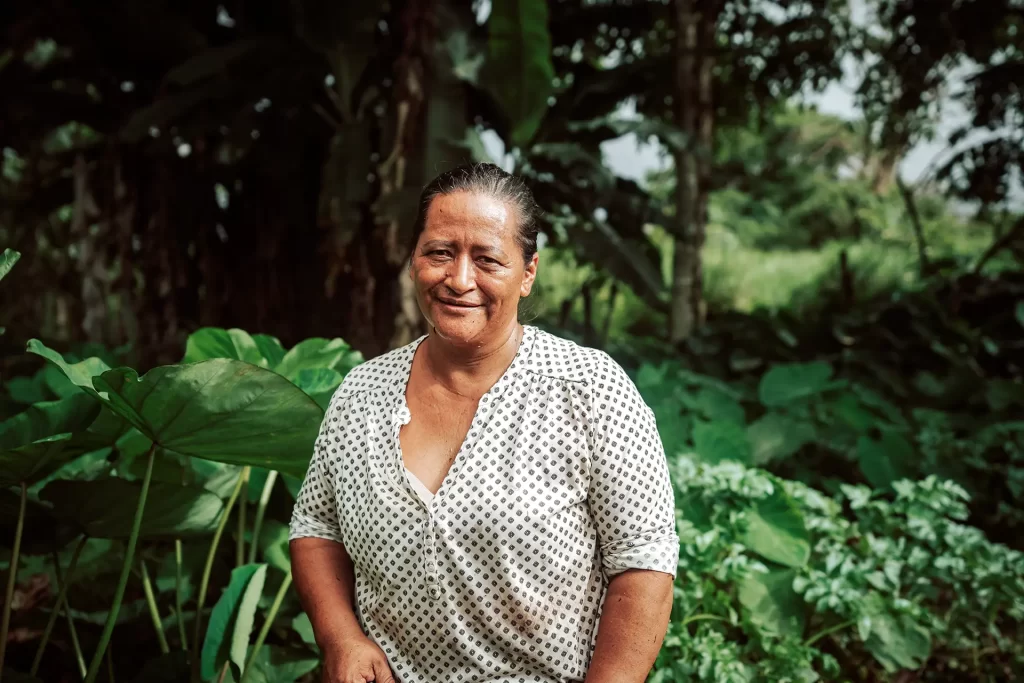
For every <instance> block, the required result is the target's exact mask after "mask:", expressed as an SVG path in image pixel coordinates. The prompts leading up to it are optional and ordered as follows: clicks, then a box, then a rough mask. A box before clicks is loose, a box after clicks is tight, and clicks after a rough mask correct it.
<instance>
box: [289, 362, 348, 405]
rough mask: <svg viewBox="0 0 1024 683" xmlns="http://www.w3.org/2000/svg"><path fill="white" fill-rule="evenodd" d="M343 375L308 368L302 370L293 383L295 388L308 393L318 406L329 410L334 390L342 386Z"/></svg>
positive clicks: (322, 369)
mask: <svg viewBox="0 0 1024 683" xmlns="http://www.w3.org/2000/svg"><path fill="white" fill-rule="evenodd" d="M341 379H342V377H341V374H339V373H338V371H337V370H331V369H329V368H318V369H316V370H314V369H312V368H306V369H305V370H300V371H299V373H298V374H297V375H296V376H295V378H294V379H293V381H294V382H295V386H297V387H298V388H300V389H302V390H303V391H304V392H306V393H307V394H308V395H309V396H310V397H311V398H312V399H313V400H314V401H316V403H317V405H318V406H320V407H321V408H322V409H324V410H327V406H328V404H330V402H331V397H332V396H333V395H334V390H335V389H337V388H338V386H339V385H340V384H341Z"/></svg>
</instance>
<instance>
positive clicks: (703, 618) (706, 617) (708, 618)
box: [679, 614, 729, 626]
mask: <svg viewBox="0 0 1024 683" xmlns="http://www.w3.org/2000/svg"><path fill="white" fill-rule="evenodd" d="M694 621H724V622H725V623H727V624H728V623H729V620H728V619H726V618H725V617H720V616H717V615H715V614H694V615H693V616H692V617H686V618H685V619H683V621H682V622H681V623H680V624H679V625H680V626H686V625H687V624H689V623H691V622H694Z"/></svg>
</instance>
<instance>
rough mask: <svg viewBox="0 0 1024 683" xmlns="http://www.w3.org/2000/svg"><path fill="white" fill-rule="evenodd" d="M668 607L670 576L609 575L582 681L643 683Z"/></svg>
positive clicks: (637, 572)
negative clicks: (609, 579)
mask: <svg viewBox="0 0 1024 683" xmlns="http://www.w3.org/2000/svg"><path fill="white" fill-rule="evenodd" d="M671 611H672V575H671V574H665V573H662V572H657V571H645V570H636V569H631V570H628V571H625V572H623V573H622V574H619V575H617V576H615V577H614V578H612V580H611V582H610V583H609V584H608V592H607V594H606V596H605V601H604V608H603V610H602V612H601V623H600V625H599V626H598V631H597V644H596V646H595V647H594V655H593V657H592V658H591V660H590V669H589V670H588V671H587V678H586V680H585V683H642V682H643V681H644V680H645V679H646V678H647V673H648V672H649V671H650V670H651V667H652V666H654V659H655V657H657V656H658V650H660V649H661V643H662V641H663V640H664V639H665V631H666V629H667V628H668V620H669V615H670V613H671Z"/></svg>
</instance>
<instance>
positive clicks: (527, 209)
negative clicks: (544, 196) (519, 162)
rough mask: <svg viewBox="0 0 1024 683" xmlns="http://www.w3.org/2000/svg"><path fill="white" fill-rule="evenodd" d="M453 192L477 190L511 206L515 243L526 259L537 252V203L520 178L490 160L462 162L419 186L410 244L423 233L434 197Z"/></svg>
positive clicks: (413, 243) (414, 242)
mask: <svg viewBox="0 0 1024 683" xmlns="http://www.w3.org/2000/svg"><path fill="white" fill-rule="evenodd" d="M455 192H479V193H480V194H485V195H488V196H490V197H493V198H494V199H498V200H501V201H503V202H505V203H506V204H509V205H510V206H512V208H513V209H515V212H516V243H517V244H518V245H519V247H520V248H521V249H522V250H523V260H524V261H527V262H529V260H530V259H531V258H533V255H534V254H536V253H537V233H538V231H539V230H540V227H539V225H538V224H539V216H540V207H539V206H537V201H536V200H535V199H534V198H533V193H532V192H530V188H529V187H527V186H526V183H524V182H523V179H522V178H520V177H518V176H514V175H512V174H511V173H507V172H505V171H503V170H502V169H501V168H500V167H499V166H495V165H494V164H486V163H480V164H465V165H463V166H458V167H456V168H453V169H451V170H450V171H445V172H444V173H442V174H440V175H439V176H437V177H436V178H434V179H433V180H431V181H430V182H429V183H427V186H426V187H424V188H423V192H422V193H420V204H419V208H418V209H417V211H416V223H415V225H414V226H413V233H412V245H413V249H415V248H416V242H417V241H419V239H420V235H421V234H423V230H424V228H426V223H427V211H429V210H430V203H431V202H433V201H434V199H435V198H436V197H439V196H441V195H446V194H453V193H455Z"/></svg>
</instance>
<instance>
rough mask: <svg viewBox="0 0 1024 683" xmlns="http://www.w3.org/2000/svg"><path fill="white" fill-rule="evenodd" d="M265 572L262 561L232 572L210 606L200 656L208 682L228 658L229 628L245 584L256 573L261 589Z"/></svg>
mask: <svg viewBox="0 0 1024 683" xmlns="http://www.w3.org/2000/svg"><path fill="white" fill-rule="evenodd" d="M266 573H267V565H265V564H246V565H242V566H241V567H238V568H237V569H235V570H233V571H232V572H231V581H230V582H228V585H227V587H226V588H225V589H224V592H222V593H221V595H220V598H219V599H218V600H217V604H216V605H214V606H213V612H212V613H211V614H210V622H209V623H208V624H207V626H206V636H205V637H204V638H203V651H202V657H201V664H202V667H201V669H202V675H203V680H207V681H208V680H210V679H212V678H214V677H215V676H216V675H217V672H218V671H219V670H220V668H221V666H222V665H223V664H224V662H225V661H227V660H228V655H229V649H230V640H229V633H230V632H231V631H232V626H233V624H234V620H235V615H236V614H237V613H238V606H239V605H240V604H241V602H242V598H243V596H244V595H245V592H246V587H247V586H248V585H249V582H250V581H251V580H253V578H254V577H255V576H256V575H257V574H259V575H260V577H261V578H260V590H261V591H262V590H263V581H264V580H265V579H266Z"/></svg>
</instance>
